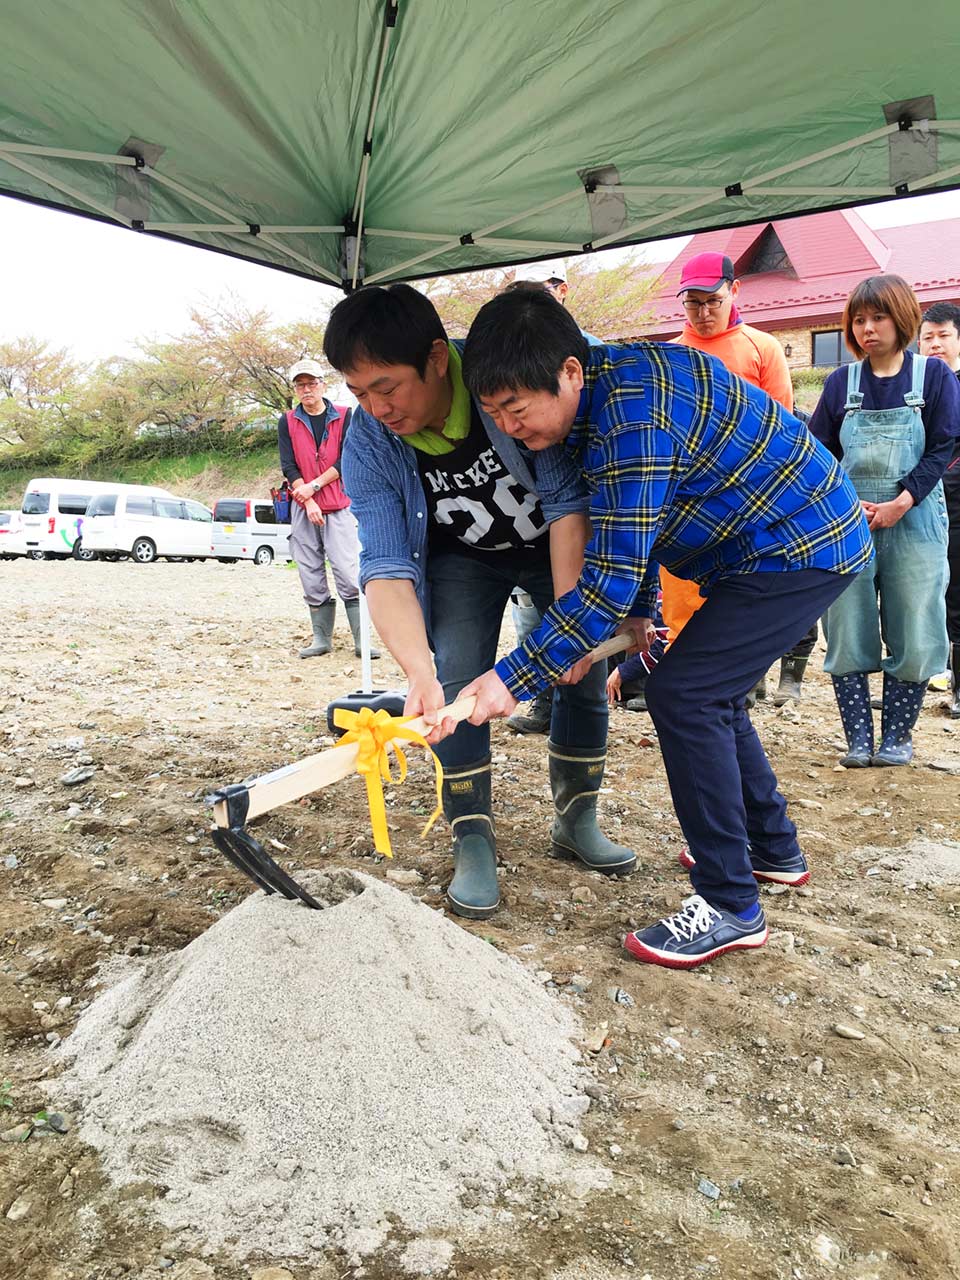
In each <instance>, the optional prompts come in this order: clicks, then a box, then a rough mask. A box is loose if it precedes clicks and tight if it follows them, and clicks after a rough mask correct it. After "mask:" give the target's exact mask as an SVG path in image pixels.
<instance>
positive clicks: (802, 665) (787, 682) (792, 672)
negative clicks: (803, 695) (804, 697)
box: [773, 653, 807, 707]
mask: <svg viewBox="0 0 960 1280" xmlns="http://www.w3.org/2000/svg"><path fill="white" fill-rule="evenodd" d="M806 669H807V659H806V658H797V657H795V656H794V655H793V654H789V653H788V654H787V656H786V657H785V658H781V659H780V683H779V685H778V686H777V691H776V693H775V694H774V695H773V705H774V706H775V707H782V706H785V705H786V704H787V703H788V702H799V701H800V684H801V682H802V680H803V673H804V671H805V670H806Z"/></svg>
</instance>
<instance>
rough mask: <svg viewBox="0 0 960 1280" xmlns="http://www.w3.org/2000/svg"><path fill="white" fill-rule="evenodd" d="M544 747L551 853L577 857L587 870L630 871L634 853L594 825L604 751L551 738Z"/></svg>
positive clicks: (619, 872) (605, 754)
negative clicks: (551, 809)
mask: <svg viewBox="0 0 960 1280" xmlns="http://www.w3.org/2000/svg"><path fill="white" fill-rule="evenodd" d="M547 751H548V754H549V756H550V789H551V791H552V792H553V804H554V807H555V809H556V811H557V812H556V817H555V818H554V820H553V832H552V838H553V852H554V855H555V856H557V857H561V858H564V857H566V858H569V857H574V858H577V859H579V861H580V862H582V863H583V865H584V866H585V867H589V868H590V870H591V871H602V872H603V873H604V874H605V875H613V874H616V875H627V874H628V873H629V872H631V871H633V869H634V868H635V867H636V865H637V856H636V854H634V853H631V851H630V850H629V849H625V848H624V847H623V845H619V844H614V843H613V841H612V840H608V839H607V837H606V836H605V835H604V834H603V832H602V831H601V830H600V828H599V827H598V826H597V793H598V792H599V790H600V786H601V784H602V782H603V768H604V765H605V763H606V759H607V753H606V752H605V751H603V750H601V749H600V748H598V747H559V746H557V745H556V743H554V742H549V743H547Z"/></svg>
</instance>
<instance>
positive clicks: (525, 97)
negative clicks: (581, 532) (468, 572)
mask: <svg viewBox="0 0 960 1280" xmlns="http://www.w3.org/2000/svg"><path fill="white" fill-rule="evenodd" d="M12 8H13V9H14V10H15V11H16V12H15V14H13V15H11V14H8V15H7V21H6V22H5V24H4V45H5V47H4V54H3V63H4V74H3V77H2V81H0V192H3V193H4V194H7V195H12V196H16V197H20V198H27V199H32V200H36V201H41V202H44V203H49V204H54V205H58V206H60V207H62V208H66V209H69V210H71V211H73V212H77V213H82V214H87V215H89V216H94V217H100V218H104V219H107V220H112V221H115V222H117V223H118V225H120V226H122V227H126V228H130V229H132V230H134V231H137V232H141V233H144V234H157V235H168V236H173V237H175V238H178V239H181V240H185V241H187V242H189V243H192V244H196V245H200V246H204V247H207V248H210V249H215V250H218V251H221V252H227V253H231V254H234V255H237V256H239V257H243V258H246V259H251V260H253V261H257V262H261V263H264V264H265V265H268V266H272V267H277V268H281V269H284V270H290V271H294V272H297V273H299V274H302V275H305V276H308V277H313V278H316V279H319V280H323V281H324V282H326V283H334V284H343V285H344V286H345V287H351V286H352V285H353V284H357V283H362V282H364V281H366V282H377V281H382V282H387V281H391V280H401V279H411V278H418V277H425V276H432V275H441V274H448V273H450V272H454V271H462V270H471V269H477V268H480V267H486V266H492V265H497V264H504V265H505V264H509V263H513V262H521V261H530V260H533V259H536V258H540V257H551V258H552V257H558V256H566V255H570V254H575V253H580V252H584V251H589V250H591V249H599V248H605V247H611V246H615V245H626V244H631V243H640V242H643V241H645V240H650V239H659V238H661V237H664V236H673V235H681V234H684V233H687V232H691V231H696V230H701V229H705V228H709V227H713V226H720V225H731V224H738V223H751V222H758V221H761V220H764V219H771V218H778V217H784V216H789V215H790V214H793V213H798V212H809V211H812V210H816V209H826V208H836V207H842V206H846V205H851V204H863V203H867V202H869V201H872V200H879V199H889V198H894V197H896V196H898V195H906V194H919V193H921V192H923V191H928V190H934V189H943V188H947V187H952V186H955V185H958V183H960V77H958V76H957V66H958V65H960V59H958V50H957V43H958V38H957V35H956V34H955V33H956V32H957V30H958V25H957V22H956V18H955V13H954V10H953V6H952V5H951V6H950V7H948V5H947V4H946V2H945V0H933V4H932V7H931V6H928V7H927V8H925V9H924V11H923V21H922V22H918V21H917V18H916V15H915V14H914V12H913V11H912V10H911V9H910V8H909V6H904V5H903V4H902V2H901V0H875V3H874V4H873V5H872V6H861V5H853V4H837V3H836V0H809V3H807V4H806V5H793V6H782V7H781V6H771V5H769V4H768V3H766V0H735V2H734V0H674V3H672V4H667V3H665V0H588V2H585V0H260V2H259V3H254V2H253V0H88V2H87V3H86V4H84V5H83V6H81V7H80V8H78V9H75V10H71V9H65V8H64V6H63V5H62V3H58V2H57V0H29V2H28V0H14V2H13V5H12ZM358 230H359V232H360V234H359V236H358V234H357V232H358Z"/></svg>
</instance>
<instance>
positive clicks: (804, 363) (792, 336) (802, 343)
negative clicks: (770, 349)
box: [769, 316, 840, 369]
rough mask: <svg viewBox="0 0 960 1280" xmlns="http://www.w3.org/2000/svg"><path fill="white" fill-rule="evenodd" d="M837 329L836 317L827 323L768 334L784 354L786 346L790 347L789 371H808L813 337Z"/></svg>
mask: <svg viewBox="0 0 960 1280" xmlns="http://www.w3.org/2000/svg"><path fill="white" fill-rule="evenodd" d="M839 328H840V317H839V316H837V318H836V320H831V321H830V322H829V323H823V322H821V323H819V324H806V325H802V326H800V327H798V328H790V329H770V330H769V332H770V333H771V334H772V335H773V337H775V338H776V339H777V341H778V342H779V343H780V345H781V346H782V347H783V349H784V352H786V349H787V347H788V346H789V347H790V354H789V355H788V356H787V364H788V365H789V367H790V368H791V369H809V368H811V367H812V366H813V335H814V334H815V333H824V332H826V331H827V330H832V329H839Z"/></svg>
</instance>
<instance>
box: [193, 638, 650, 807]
mask: <svg viewBox="0 0 960 1280" xmlns="http://www.w3.org/2000/svg"><path fill="white" fill-rule="evenodd" d="M632 644H633V636H632V635H631V634H630V633H629V632H621V631H618V632H617V633H616V635H612V636H611V637H610V638H609V640H604V641H603V643H602V644H598V645H597V647H596V648H595V649H592V650H591V652H590V656H591V658H592V659H593V661H594V662H602V661H603V660H604V659H605V658H612V657H613V656H614V654H617V653H622V652H623V651H624V649H628V648H629V647H630V645H632ZM476 702H477V700H476V698H457V700H456V702H451V703H450V705H449V706H447V707H442V708H441V709H440V710H439V711H438V712H437V720H438V721H439V720H446V719H451V720H455V721H456V722H457V723H458V724H459V723H460V721H461V720H469V718H470V716H471V715H472V714H473V709H474V707H475V706H476ZM407 727H408V728H410V729H412V730H413V731H414V732H415V733H420V734H424V735H426V734H427V733H429V732H430V730H431V729H432V728H433V727H434V726H433V725H429V724H427V723H426V721H425V720H424V719H423V717H422V716H418V717H417V718H416V720H411V721H409V722H408V725H407ZM356 761H357V744H356V743H355V742H347V743H344V744H343V745H342V746H339V747H328V748H327V750H326V751H320V752H318V753H317V754H316V755H313V756H307V757H306V758H305V759H303V760H298V761H297V762H296V763H295V764H288V765H284V767H283V768H282V769H275V770H274V771H273V772H272V773H264V774H261V776H260V777H259V778H251V779H250V780H249V782H247V783H246V786H247V790H248V793H249V803H248V807H247V821H248V822H249V820H250V819H251V818H257V817H259V816H260V814H262V813H269V811H270V810H271V809H276V808H278V807H279V806H280V805H282V804H291V803H292V802H293V801H294V800H301V799H302V798H303V797H304V796H306V795H309V794H310V792H311V791H319V790H320V788H321V787H328V786H329V785H330V784H331V782H339V781H340V780H341V779H342V778H346V777H348V776H349V775H350V774H351V773H353V772H354V769H355V767H356ZM213 820H214V822H215V823H216V824H217V826H218V827H229V825H230V819H229V816H228V814H227V805H226V802H225V801H224V800H217V801H215V802H214V806H213Z"/></svg>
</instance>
